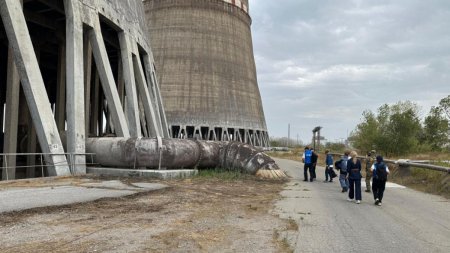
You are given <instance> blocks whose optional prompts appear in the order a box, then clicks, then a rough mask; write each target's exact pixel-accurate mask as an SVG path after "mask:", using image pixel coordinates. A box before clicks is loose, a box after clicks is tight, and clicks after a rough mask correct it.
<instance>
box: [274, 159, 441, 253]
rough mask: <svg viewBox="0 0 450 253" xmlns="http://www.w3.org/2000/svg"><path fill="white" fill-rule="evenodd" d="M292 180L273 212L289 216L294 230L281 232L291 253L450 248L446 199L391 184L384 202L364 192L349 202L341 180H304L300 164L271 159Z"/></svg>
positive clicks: (320, 175)
mask: <svg viewBox="0 0 450 253" xmlns="http://www.w3.org/2000/svg"><path fill="white" fill-rule="evenodd" d="M275 160H276V161H277V163H278V165H279V166H280V167H281V168H282V169H284V170H285V171H286V172H287V173H288V175H289V176H291V177H292V180H291V181H290V182H289V183H288V185H287V187H286V188H285V190H284V191H283V192H282V196H283V197H282V199H281V200H279V201H278V202H277V203H276V209H275V212H276V213H277V214H279V215H280V217H282V218H287V219H289V218H290V219H293V220H295V221H296V223H297V224H298V231H295V230H290V231H287V232H283V233H282V235H281V236H283V237H284V238H286V239H287V241H288V243H289V244H290V245H291V246H292V248H293V249H295V252H396V253H398V252H450V203H449V201H448V200H446V199H445V198H441V197H438V196H433V195H430V194H425V193H421V192H418V191H414V190H411V189H408V188H404V187H401V186H399V185H395V184H389V186H388V187H387V188H386V191H385V196H384V198H383V205H382V206H375V205H374V201H373V195H372V194H371V193H370V194H369V193H365V192H364V188H363V196H362V198H363V200H362V203H361V204H359V205H358V204H356V203H354V202H348V201H347V194H346V193H341V192H340V190H341V188H340V185H339V182H338V181H337V180H336V179H335V180H334V181H335V182H333V183H323V180H324V177H325V175H324V168H323V167H318V168H317V181H315V182H312V183H311V182H303V164H302V163H299V162H295V161H289V160H282V159H275Z"/></svg>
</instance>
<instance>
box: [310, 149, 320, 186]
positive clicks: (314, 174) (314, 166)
mask: <svg viewBox="0 0 450 253" xmlns="http://www.w3.org/2000/svg"><path fill="white" fill-rule="evenodd" d="M311 151H312V156H311V162H312V175H311V177H312V180H310V181H311V182H312V181H313V180H316V165H317V160H318V159H319V155H318V154H317V153H316V151H315V150H314V149H313V148H312V149H311Z"/></svg>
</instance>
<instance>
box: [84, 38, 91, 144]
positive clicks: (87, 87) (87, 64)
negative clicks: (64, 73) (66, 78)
mask: <svg viewBox="0 0 450 253" xmlns="http://www.w3.org/2000/svg"><path fill="white" fill-rule="evenodd" d="M83 43H84V45H83V55H84V56H83V59H84V99H85V103H84V115H85V116H84V123H85V129H86V131H85V136H86V137H89V133H90V131H89V126H90V124H89V122H90V120H91V117H90V115H91V114H90V113H92V112H91V111H90V108H91V107H90V104H91V82H92V80H91V79H92V47H91V44H90V43H89V37H88V36H87V35H84V38H83Z"/></svg>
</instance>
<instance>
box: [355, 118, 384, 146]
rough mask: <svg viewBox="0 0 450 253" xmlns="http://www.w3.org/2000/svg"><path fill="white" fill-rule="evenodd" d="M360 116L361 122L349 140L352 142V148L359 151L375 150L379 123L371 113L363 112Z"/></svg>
mask: <svg viewBox="0 0 450 253" xmlns="http://www.w3.org/2000/svg"><path fill="white" fill-rule="evenodd" d="M362 116H363V119H362V122H361V123H359V124H358V125H357V126H356V129H355V130H354V131H353V132H352V134H351V138H350V140H351V141H352V142H353V146H354V147H355V148H357V149H359V150H363V151H369V150H372V149H376V145H377V141H378V140H377V139H378V136H379V133H378V127H379V123H378V121H377V118H376V115H375V114H374V113H373V112H371V111H364V112H363V115H362Z"/></svg>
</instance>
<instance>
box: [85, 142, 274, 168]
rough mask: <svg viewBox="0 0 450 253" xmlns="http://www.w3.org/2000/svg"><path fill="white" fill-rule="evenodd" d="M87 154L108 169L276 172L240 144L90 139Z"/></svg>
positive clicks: (270, 163)
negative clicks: (213, 169)
mask: <svg viewBox="0 0 450 253" xmlns="http://www.w3.org/2000/svg"><path fill="white" fill-rule="evenodd" d="M86 152H88V153H95V154H96V155H95V162H96V163H98V164H100V165H102V166H109V167H122V168H124V167H125V168H139V167H148V168H158V167H159V165H160V166H161V167H163V168H167V169H175V168H176V169H180V168H199V169H205V168H216V167H223V168H228V169H235V170H240V171H243V172H247V173H250V174H255V173H256V172H257V171H258V170H260V169H265V170H275V169H279V168H278V166H277V165H276V163H275V161H274V160H273V159H272V158H270V157H269V156H267V155H266V154H264V153H262V152H259V151H258V150H256V149H255V148H254V147H252V146H250V145H248V144H244V143H239V142H217V141H195V140H182V139H161V141H160V143H158V139H157V138H89V139H88V140H87V142H86ZM160 152H161V153H160ZM160 154H161V164H159V163H160Z"/></svg>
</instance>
